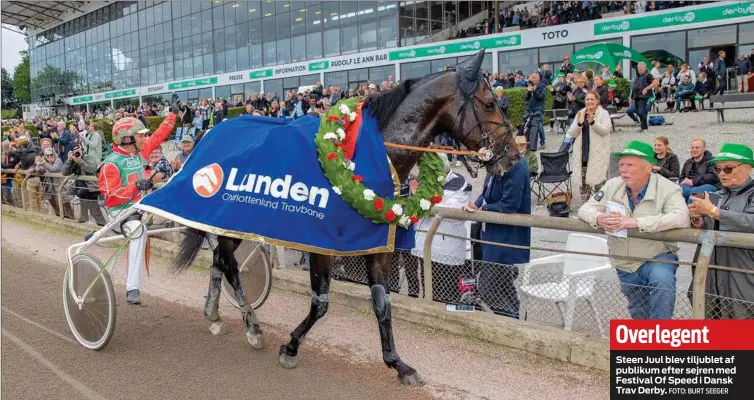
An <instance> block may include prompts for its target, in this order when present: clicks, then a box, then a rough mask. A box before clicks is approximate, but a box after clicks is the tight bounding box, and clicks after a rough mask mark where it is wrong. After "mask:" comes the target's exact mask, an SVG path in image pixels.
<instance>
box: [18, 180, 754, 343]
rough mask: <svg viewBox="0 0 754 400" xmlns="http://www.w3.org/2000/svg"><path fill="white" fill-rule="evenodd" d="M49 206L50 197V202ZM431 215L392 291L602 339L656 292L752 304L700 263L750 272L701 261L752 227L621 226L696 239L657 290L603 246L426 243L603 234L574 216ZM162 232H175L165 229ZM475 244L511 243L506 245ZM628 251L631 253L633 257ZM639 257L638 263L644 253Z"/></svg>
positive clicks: (394, 272)
mask: <svg viewBox="0 0 754 400" xmlns="http://www.w3.org/2000/svg"><path fill="white" fill-rule="evenodd" d="M4 172H12V171H4ZM19 175H21V179H20V180H19V179H13V178H14V176H13V175H12V174H11V175H9V176H8V178H9V179H11V180H14V183H13V187H5V186H4V187H3V202H4V203H6V204H10V205H14V206H17V207H24V208H25V209H27V210H32V211H40V212H44V213H47V214H54V215H58V216H59V217H60V218H70V219H73V220H77V221H80V222H90V223H96V222H99V221H97V220H98V216H97V214H96V213H97V211H99V212H102V210H103V208H102V207H103V204H102V201H101V200H98V199H96V198H94V199H82V198H80V197H79V196H78V195H79V194H81V193H82V192H80V191H77V190H76V186H75V182H76V181H79V185H81V184H82V182H85V181H92V180H96V178H95V177H63V176H62V175H60V174H48V175H47V176H45V177H42V178H41V179H40V183H39V184H38V183H37V182H36V181H34V180H33V178H26V177H25V176H24V174H23V173H20V174H19ZM16 177H17V176H16ZM30 183H31V185H30ZM40 191H41V192H42V198H41V206H40V200H39V192H40ZM54 204H57V208H56V207H55V206H54ZM60 210H63V212H62V213H61V212H60ZM69 214H70V215H69ZM433 214H434V218H433V219H432V220H431V223H430V224H429V227H428V228H427V230H426V232H424V233H425V234H426V237H425V242H424V243H416V247H415V248H414V249H412V250H398V251H396V252H395V253H394V254H393V257H392V269H391V273H390V276H389V285H390V289H391V290H392V291H394V292H397V293H401V294H404V295H407V296H411V297H416V298H419V299H423V300H426V301H436V302H442V303H447V304H454V305H462V306H467V307H466V308H464V307H461V309H463V310H465V311H469V308H470V309H473V310H478V311H483V312H491V313H495V314H498V315H504V316H507V317H512V318H520V319H525V320H528V321H531V322H536V323H540V324H544V325H549V326H555V327H562V328H564V329H567V330H573V331H577V332H583V333H588V334H596V335H601V336H603V337H606V336H607V335H608V332H609V329H608V327H609V321H610V320H612V319H630V318H637V319H644V318H650V317H651V316H650V315H649V314H648V310H649V308H650V307H649V306H650V303H651V302H653V301H656V299H661V301H662V302H663V303H662V304H665V310H664V312H665V313H667V314H668V315H672V317H673V318H675V319H688V318H709V319H716V318H725V319H731V318H733V319H740V318H753V317H752V316H754V303H752V302H747V301H743V300H740V299H732V298H726V297H720V296H716V295H712V294H706V293H705V284H706V279H707V275H708V271H709V270H713V271H714V270H718V271H729V272H731V271H732V272H740V273H748V274H751V273H754V271H745V270H738V269H735V268H730V267H725V266H715V265H709V257H710V255H711V252H712V249H713V247H714V246H715V245H724V246H727V247H738V248H746V249H754V234H743V233H734V232H717V231H716V232H708V231H701V230H693V229H682V230H674V231H667V232H661V233H654V234H648V233H641V232H638V231H635V230H632V231H629V237H637V238H643V239H652V240H660V241H670V242H685V243H695V244H698V245H701V251H700V254H699V257H698V259H697V261H696V263H692V262H689V261H679V262H671V263H675V264H677V265H678V268H679V269H678V271H681V269H682V268H688V267H689V266H692V267H694V270H693V285H692V286H693V290H691V291H690V290H688V289H687V287H680V286H676V287H672V288H665V289H657V288H650V287H646V286H636V285H626V284H621V282H620V281H619V279H618V277H617V275H616V271H615V269H614V268H613V267H612V265H611V264H610V260H609V258H608V257H607V256H606V255H605V252H596V251H595V250H596V249H586V251H584V250H582V251H574V250H565V249H563V248H537V247H532V246H527V248H530V249H531V250H537V251H547V252H553V253H555V254H556V255H557V257H546V258H544V259H542V258H539V259H532V260H531V262H530V263H527V264H524V265H503V264H495V263H490V262H484V261H481V260H480V259H479V256H478V254H477V253H478V252H477V251H475V248H474V247H475V245H478V244H479V243H480V242H483V241H481V240H472V239H469V237H468V235H466V236H455V237H454V236H453V235H450V234H447V233H441V234H442V235H444V236H446V237H448V236H449V237H454V238H456V239H457V240H460V241H463V242H464V243H466V245H465V247H466V255H465V257H458V256H457V255H455V256H450V255H447V254H441V253H440V252H434V253H433V250H432V243H433V239H434V237H435V235H436V234H438V233H437V229H438V227H439V226H440V224H441V222H442V221H443V219H452V220H460V221H475V222H485V223H498V224H505V225H514V226H528V227H531V228H538V229H551V230H561V231H567V232H571V233H585V234H591V235H594V236H601V235H603V232H601V231H597V230H594V229H593V228H591V227H590V226H588V225H587V224H585V223H583V222H581V221H579V220H575V219H566V218H552V217H544V216H531V215H512V214H501V213H490V212H475V213H468V212H464V211H461V210H458V209H449V208H444V207H436V208H435V209H434V212H433ZM423 226H426V224H424V225H423ZM168 240H172V241H176V240H179V239H178V237H174V238H168ZM484 244H486V245H495V246H503V247H520V246H513V245H510V244H505V243H488V242H484ZM477 250H478V249H477ZM271 254H272V258H273V263H274V265H276V266H277V267H278V268H301V269H305V270H306V269H308V267H309V256H308V254H307V253H304V252H301V251H298V250H293V249H289V248H285V247H282V246H271ZM558 257H560V258H558ZM569 257H571V258H570V259H569ZM574 257H575V258H574ZM628 258H631V259H634V260H637V259H636V258H635V257H628ZM639 260H640V261H642V262H643V261H648V260H649V259H639ZM566 261H570V262H572V263H573V262H574V261H575V262H577V263H578V262H592V263H594V264H595V265H597V266H598V267H597V268H592V269H590V270H588V271H586V272H584V271H572V270H569V269H568V267H567V265H566ZM664 262H667V261H664ZM332 275H333V279H336V280H343V281H350V282H355V283H361V284H366V283H367V267H366V261H365V257H358V256H357V257H336V258H335V263H334V270H333V272H332ZM629 298H632V299H634V301H633V303H632V304H630V303H629V302H628V299H629ZM629 307H630V309H629Z"/></svg>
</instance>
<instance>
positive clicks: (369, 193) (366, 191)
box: [364, 189, 376, 201]
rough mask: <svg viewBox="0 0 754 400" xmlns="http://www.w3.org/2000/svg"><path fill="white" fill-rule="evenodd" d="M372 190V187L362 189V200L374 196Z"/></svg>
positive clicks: (372, 198)
mask: <svg viewBox="0 0 754 400" xmlns="http://www.w3.org/2000/svg"><path fill="white" fill-rule="evenodd" d="M375 196H376V195H375V194H374V191H373V190H372V189H364V200H366V201H372V200H374V198H375Z"/></svg>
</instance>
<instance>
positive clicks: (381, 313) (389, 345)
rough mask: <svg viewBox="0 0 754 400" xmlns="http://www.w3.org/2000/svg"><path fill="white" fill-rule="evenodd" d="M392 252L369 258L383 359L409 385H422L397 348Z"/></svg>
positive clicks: (370, 282)
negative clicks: (391, 287)
mask: <svg viewBox="0 0 754 400" xmlns="http://www.w3.org/2000/svg"><path fill="white" fill-rule="evenodd" d="M392 256H393V255H392V254H388V253H383V254H376V255H369V256H367V257H366V259H367V274H368V280H369V286H370V288H371V291H372V307H373V308H374V314H375V316H376V317H377V325H378V326H379V328H380V342H381V343H382V359H383V361H385V364H387V366H388V367H390V368H394V369H395V370H396V371H398V379H400V381H401V383H403V384H406V385H409V386H422V385H424V381H423V380H422V378H421V377H420V376H419V374H418V373H417V372H416V370H415V369H413V368H411V367H410V366H408V365H407V364H406V363H404V362H403V361H401V359H400V357H399V356H398V352H397V351H396V350H395V341H394V339H393V327H392V325H393V324H392V317H391V310H390V309H391V307H390V288H389V286H388V277H389V276H390V269H391V268H392V262H391V261H392Z"/></svg>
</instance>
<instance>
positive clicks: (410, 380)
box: [398, 371, 426, 387]
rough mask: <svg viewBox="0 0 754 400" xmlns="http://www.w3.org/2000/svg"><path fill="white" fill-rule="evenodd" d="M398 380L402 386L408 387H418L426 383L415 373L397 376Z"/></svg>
mask: <svg viewBox="0 0 754 400" xmlns="http://www.w3.org/2000/svg"><path fill="white" fill-rule="evenodd" d="M398 379H400V381H401V383H402V384H404V385H406V386H410V387H419V386H424V385H425V384H426V382H424V379H422V378H421V376H419V373H418V372H416V371H414V372H411V373H410V374H406V375H398Z"/></svg>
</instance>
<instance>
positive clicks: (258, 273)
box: [223, 240, 272, 309]
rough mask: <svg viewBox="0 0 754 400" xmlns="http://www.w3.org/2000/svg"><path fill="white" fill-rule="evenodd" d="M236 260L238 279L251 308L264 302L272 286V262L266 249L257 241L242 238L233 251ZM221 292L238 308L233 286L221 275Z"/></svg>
mask: <svg viewBox="0 0 754 400" xmlns="http://www.w3.org/2000/svg"><path fill="white" fill-rule="evenodd" d="M234 255H235V257H236V260H237V261H238V271H239V280H240V281H241V288H243V292H244V295H246V301H248V302H249V304H250V305H251V307H252V308H253V309H257V308H259V307H261V306H262V304H264V302H265V301H266V300H267V296H269V295H270V289H271V288H272V264H271V263H270V257H269V255H268V254H267V250H266V249H265V248H264V246H262V244H261V243H259V242H254V241H251V240H244V241H243V242H241V245H239V246H238V248H237V249H236V252H235V254H234ZM223 294H224V295H225V298H226V299H228V301H229V302H230V304H233V306H234V307H236V308H238V309H240V308H241V306H240V305H239V304H238V300H236V295H235V294H234V292H233V287H232V286H231V285H230V283H228V281H227V280H226V279H225V277H224V276H223Z"/></svg>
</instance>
